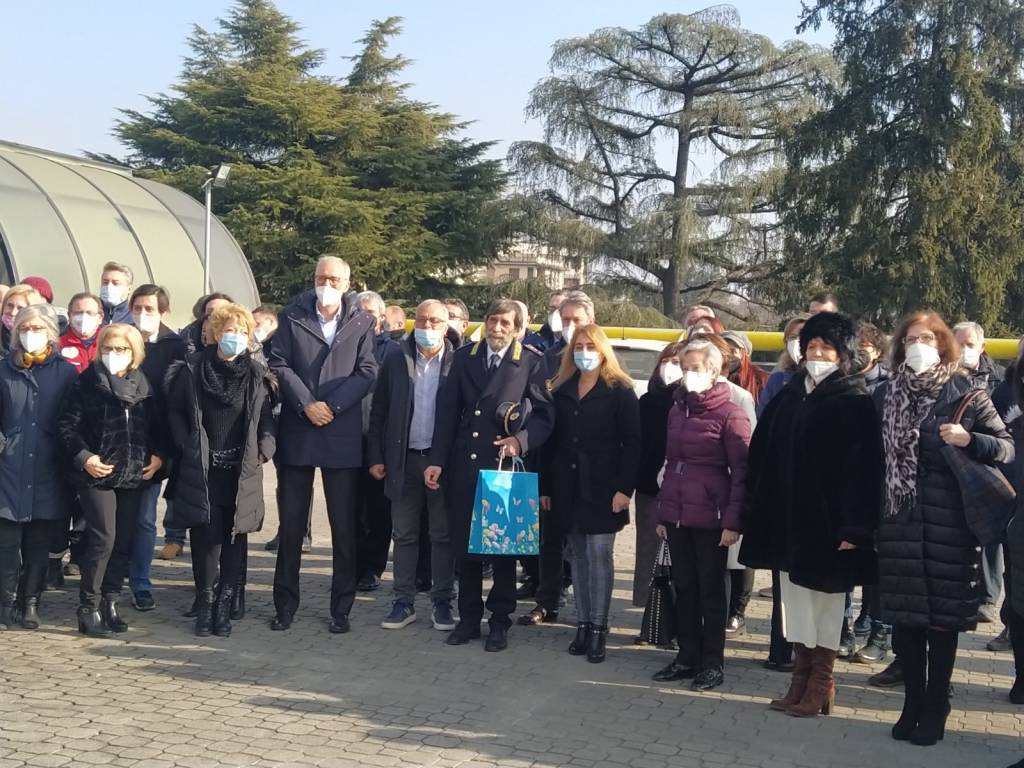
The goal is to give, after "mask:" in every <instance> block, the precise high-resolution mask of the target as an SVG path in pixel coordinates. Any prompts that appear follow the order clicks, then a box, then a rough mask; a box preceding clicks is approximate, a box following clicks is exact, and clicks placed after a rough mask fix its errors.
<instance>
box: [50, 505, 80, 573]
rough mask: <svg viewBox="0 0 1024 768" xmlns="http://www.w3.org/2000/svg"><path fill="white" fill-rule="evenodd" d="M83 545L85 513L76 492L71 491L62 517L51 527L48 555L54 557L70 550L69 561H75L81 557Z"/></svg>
mask: <svg viewBox="0 0 1024 768" xmlns="http://www.w3.org/2000/svg"><path fill="white" fill-rule="evenodd" d="M84 547H85V513H84V512H82V505H81V503H80V502H79V501H78V494H77V493H72V494H71V495H70V501H69V502H68V505H67V509H66V510H65V513H64V519H63V520H61V521H57V522H55V523H54V525H53V526H52V527H51V535H50V555H51V556H52V557H54V559H56V558H57V556H61V555H63V554H64V551H65V550H70V551H71V556H70V557H69V558H68V560H69V562H72V563H77V562H78V561H79V560H80V559H81V557H82V550H83V549H84Z"/></svg>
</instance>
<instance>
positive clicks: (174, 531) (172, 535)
mask: <svg viewBox="0 0 1024 768" xmlns="http://www.w3.org/2000/svg"><path fill="white" fill-rule="evenodd" d="M187 533H188V531H187V530H186V529H185V528H179V527H178V526H177V525H175V524H174V505H173V504H172V503H171V500H170V499H168V500H167V510H166V511H165V512H164V544H179V545H181V546H182V547H184V546H185V535H186V534H187Z"/></svg>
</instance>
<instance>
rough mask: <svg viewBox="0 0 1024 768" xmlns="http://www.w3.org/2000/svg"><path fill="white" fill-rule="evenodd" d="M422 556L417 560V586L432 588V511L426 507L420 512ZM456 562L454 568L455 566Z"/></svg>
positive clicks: (418, 587) (419, 587)
mask: <svg viewBox="0 0 1024 768" xmlns="http://www.w3.org/2000/svg"><path fill="white" fill-rule="evenodd" d="M419 545H420V556H419V559H418V560H417V561H416V588H417V589H422V588H423V587H426V588H427V589H431V588H433V586H434V578H433V575H432V574H433V572H434V566H433V562H432V559H431V554H430V548H431V545H430V513H429V512H428V511H427V509H426V508H424V509H423V511H422V512H420V542H419ZM454 567H455V565H454V563H453V564H452V568H454Z"/></svg>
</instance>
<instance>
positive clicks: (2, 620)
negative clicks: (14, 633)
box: [0, 605, 16, 631]
mask: <svg viewBox="0 0 1024 768" xmlns="http://www.w3.org/2000/svg"><path fill="white" fill-rule="evenodd" d="M15 623H16V622H15V621H14V606H13V605H0V631H2V630H5V629H11V628H12V627H14V625H15Z"/></svg>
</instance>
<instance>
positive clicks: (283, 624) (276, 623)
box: [270, 615, 292, 632]
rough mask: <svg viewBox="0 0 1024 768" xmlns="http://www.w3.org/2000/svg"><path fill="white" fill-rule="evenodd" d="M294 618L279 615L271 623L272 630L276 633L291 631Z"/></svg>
mask: <svg viewBox="0 0 1024 768" xmlns="http://www.w3.org/2000/svg"><path fill="white" fill-rule="evenodd" d="M291 627H292V617H291V616H283V615H278V616H275V617H274V620H273V621H271V622H270V628H271V629H272V630H274V631H275V632H284V631H285V630H286V629H291Z"/></svg>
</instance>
